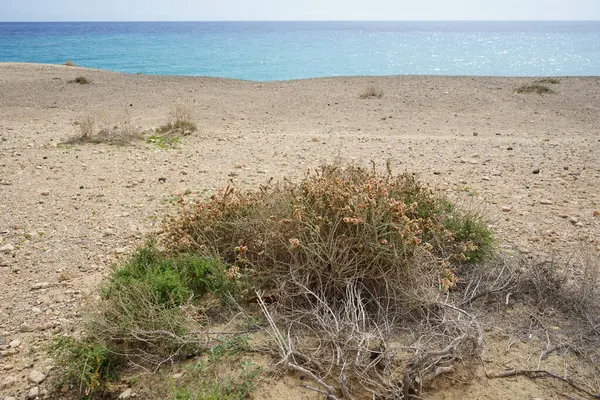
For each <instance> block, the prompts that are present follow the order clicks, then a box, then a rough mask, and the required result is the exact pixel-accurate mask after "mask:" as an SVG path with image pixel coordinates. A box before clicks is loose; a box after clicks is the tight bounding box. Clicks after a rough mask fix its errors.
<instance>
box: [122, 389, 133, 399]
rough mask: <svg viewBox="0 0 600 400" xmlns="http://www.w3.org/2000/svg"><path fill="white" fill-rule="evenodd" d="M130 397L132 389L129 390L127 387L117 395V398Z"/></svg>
mask: <svg viewBox="0 0 600 400" xmlns="http://www.w3.org/2000/svg"><path fill="white" fill-rule="evenodd" d="M130 397H133V390H131V388H128V389H125V390H124V391H123V393H121V394H120V395H119V400H121V399H128V398H130Z"/></svg>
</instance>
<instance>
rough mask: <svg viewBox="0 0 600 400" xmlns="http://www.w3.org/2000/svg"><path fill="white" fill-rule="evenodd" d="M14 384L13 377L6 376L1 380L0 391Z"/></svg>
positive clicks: (15, 379)
mask: <svg viewBox="0 0 600 400" xmlns="http://www.w3.org/2000/svg"><path fill="white" fill-rule="evenodd" d="M15 383H17V378H15V377H14V376H7V377H5V378H4V379H3V380H1V381H0V390H4V389H6V388H9V387H11V386H12V385H14V384H15Z"/></svg>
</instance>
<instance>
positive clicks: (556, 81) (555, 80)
mask: <svg viewBox="0 0 600 400" xmlns="http://www.w3.org/2000/svg"><path fill="white" fill-rule="evenodd" d="M535 83H538V84H543V83H550V84H552V85H558V84H559V83H560V79H558V78H542V79H538V80H536V81H535Z"/></svg>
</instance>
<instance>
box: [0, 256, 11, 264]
mask: <svg viewBox="0 0 600 400" xmlns="http://www.w3.org/2000/svg"><path fill="white" fill-rule="evenodd" d="M9 264H10V262H9V261H8V258H6V257H4V256H2V255H1V254H0V267H8V266H9Z"/></svg>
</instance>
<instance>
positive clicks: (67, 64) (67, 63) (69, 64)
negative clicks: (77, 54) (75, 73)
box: [65, 60, 77, 67]
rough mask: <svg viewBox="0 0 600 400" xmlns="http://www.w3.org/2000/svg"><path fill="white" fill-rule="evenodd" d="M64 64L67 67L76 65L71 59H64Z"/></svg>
mask: <svg viewBox="0 0 600 400" xmlns="http://www.w3.org/2000/svg"><path fill="white" fill-rule="evenodd" d="M65 65H66V66H67V67H76V66H77V65H75V64H73V61H71V60H67V61H65Z"/></svg>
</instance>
